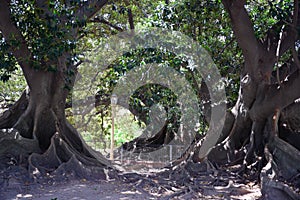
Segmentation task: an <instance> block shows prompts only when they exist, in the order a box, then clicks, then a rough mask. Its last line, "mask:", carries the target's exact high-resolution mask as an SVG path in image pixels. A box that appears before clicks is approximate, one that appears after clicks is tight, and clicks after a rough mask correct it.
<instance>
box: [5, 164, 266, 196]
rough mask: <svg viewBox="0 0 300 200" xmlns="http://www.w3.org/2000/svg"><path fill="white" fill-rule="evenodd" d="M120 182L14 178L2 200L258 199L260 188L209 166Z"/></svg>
mask: <svg viewBox="0 0 300 200" xmlns="http://www.w3.org/2000/svg"><path fill="white" fill-rule="evenodd" d="M116 173H119V176H118V178H117V179H112V178H110V177H108V179H109V180H97V181H87V180H85V179H80V180H67V181H59V182H55V181H53V180H51V179H49V180H48V181H46V182H44V183H42V184H41V183H40V184H33V183H26V182H25V183H19V182H18V181H17V179H13V178H11V179H10V180H8V181H7V186H6V187H5V188H6V189H5V190H4V189H3V188H4V187H2V190H0V192H1V193H0V199H1V200H2V199H3V200H4V199H5V200H6V199H40V200H65V199H76V200H90V199H92V200H93V199H95V200H96V199H124V200H125V199H245V200H246V199H249V200H250V199H259V198H260V196H261V193H260V189H259V186H258V185H257V184H255V183H254V182H250V181H248V182H247V181H245V180H243V178H242V177H237V176H234V175H233V174H231V173H229V172H226V171H219V170H218V171H215V170H211V169H207V166H206V164H192V166H191V165H185V166H180V167H177V168H174V169H172V170H160V171H156V173H150V172H149V173H145V172H143V173H136V172H116Z"/></svg>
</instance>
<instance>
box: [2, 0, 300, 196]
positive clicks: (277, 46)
mask: <svg viewBox="0 0 300 200" xmlns="http://www.w3.org/2000/svg"><path fill="white" fill-rule="evenodd" d="M145 2H146V3H145V5H146V6H145V7H146V8H143V6H140V7H137V6H136V5H132V2H131V1H122V2H120V5H117V4H115V3H110V4H109V9H108V10H104V11H103V6H104V5H105V4H106V3H107V1H75V2H73V1H64V2H62V1H13V0H12V1H8V0H1V1H0V31H1V37H2V40H1V41H0V45H1V55H0V56H1V57H0V62H1V63H0V64H1V65H0V68H1V70H2V71H1V73H2V74H1V75H2V77H3V78H2V79H3V80H6V79H7V78H8V77H9V72H11V71H13V70H14V69H15V67H20V68H21V69H22V71H23V74H24V77H25V79H26V83H27V85H28V87H29V90H28V91H29V92H24V93H23V94H22V96H21V97H20V99H19V100H18V101H17V102H16V103H15V104H14V105H13V106H12V107H11V108H10V109H9V110H7V111H6V112H5V113H4V114H3V115H2V116H1V118H0V128H2V129H7V131H6V132H4V131H3V132H2V133H1V137H2V139H1V140H0V142H1V143H2V144H3V145H1V148H0V150H1V149H2V148H3V150H2V151H0V152H1V158H2V157H3V161H4V162H3V163H7V162H6V161H5V159H10V158H7V157H5V155H7V154H12V155H13V156H14V157H16V158H18V159H17V160H18V162H20V163H21V164H24V165H25V166H26V167H29V168H30V169H39V170H40V171H44V172H48V171H55V170H58V171H59V170H62V171H64V170H65V169H66V168H68V169H71V168H72V169H74V170H75V171H77V172H78V173H79V175H80V173H85V175H88V174H89V173H87V172H90V170H92V169H93V170H96V169H99V168H101V167H103V166H106V165H109V162H108V161H107V160H106V159H105V158H104V157H103V156H101V155H100V154H98V153H96V152H95V151H93V150H92V149H90V148H89V147H88V146H87V145H86V144H85V142H84V141H83V140H82V138H81V136H80V134H79V133H78V132H77V131H76V130H75V129H74V128H73V127H72V126H71V125H70V124H69V122H68V121H67V120H66V117H65V107H66V105H67V104H66V99H67V96H68V94H69V92H70V89H71V88H72V86H73V83H74V80H75V75H76V72H77V68H78V66H79V65H80V64H81V61H80V59H79V58H78V57H77V56H76V48H77V47H78V45H81V47H82V48H90V47H92V45H91V44H89V40H88V39H86V40H85V38H87V37H88V36H91V34H92V35H93V36H101V37H105V36H109V35H110V34H114V33H116V32H119V31H123V30H126V29H134V28H135V25H141V24H142V23H144V24H145V26H159V27H164V28H169V29H172V30H178V31H182V32H184V33H185V34H188V35H190V36H191V37H192V38H193V39H195V40H197V41H200V42H201V43H202V44H203V46H204V47H205V48H206V49H207V50H208V51H209V52H210V53H211V55H212V57H213V59H214V61H215V62H216V63H217V64H218V65H219V66H220V71H221V74H222V76H224V78H225V80H226V81H227V83H228V84H227V95H228V97H229V99H230V100H229V101H228V108H229V109H228V112H227V115H226V121H225V125H224V128H223V131H222V135H221V137H220V138H219V141H218V144H217V145H216V146H215V147H214V148H212V149H211V151H209V152H207V154H206V155H204V156H203V155H201V156H200V155H199V153H198V150H199V147H200V146H201V143H202V140H201V137H199V138H196V139H195V140H194V143H193V145H191V147H190V149H189V150H188V151H187V152H186V154H184V155H183V157H182V158H181V159H179V160H178V161H179V162H181V161H183V160H186V159H191V160H193V161H194V162H201V161H203V160H205V159H206V158H208V160H209V161H211V162H213V163H215V164H228V163H232V162H234V163H240V164H242V166H243V167H244V168H242V170H241V171H242V172H245V170H246V169H248V168H255V169H258V170H257V172H259V173H261V172H263V173H261V177H263V178H264V179H262V182H263V184H262V185H263V186H271V187H272V186H274V184H273V185H272V180H270V179H269V176H265V175H266V174H267V172H268V170H269V169H270V168H268V167H270V166H271V167H272V169H273V170H275V171H276V172H277V175H278V176H277V177H275V178H280V177H279V174H280V175H281V177H283V178H285V179H286V180H289V181H291V182H294V183H295V184H299V177H298V176H297V174H298V173H299V166H298V163H299V162H300V161H299V149H300V147H299V144H300V143H299V142H298V141H297V138H299V136H297V134H295V132H296V131H298V130H299V126H298V125H297V121H299V112H295V111H298V110H299V103H298V101H297V99H298V98H299V97H300V94H299V89H298V86H299V82H300V77H299V76H300V75H299V68H300V62H299V53H298V48H299V34H298V31H299V23H300V21H299V3H298V1H296V0H295V1H294V2H292V1H289V0H286V1H285V0H284V1H283V0H282V1H277V3H276V4H275V3H272V2H271V1H255V2H247V1H246V0H222V1H201V2H199V1H194V0H193V1H179V2H169V1H165V2H160V3H157V4H155V3H151V2H148V1H145ZM137 5H140V4H138V3H137ZM155 8H156V9H155ZM151 9H154V10H151ZM99 11H100V13H101V11H103V12H110V14H109V15H101V14H99ZM132 13H134V14H136V16H139V20H136V23H134V21H133V16H132ZM122 15H126V18H124V17H120V16H122ZM105 16H106V17H105ZM143 17H145V19H142V18H143ZM87 22H92V25H89V24H87ZM97 24H101V26H100V28H98V29H97V28H96V29H93V27H94V26H95V25H96V26H98V25H97ZM102 25H103V26H102ZM103 27H106V28H103ZM88 30H92V31H91V32H88ZM79 38H80V39H82V40H83V41H84V42H83V43H79V42H78V39H79ZM141 52H142V53H143V51H140V52H134V53H133V54H131V53H128V54H127V55H124V56H123V58H121V60H122V61H124V60H125V61H126V62H123V64H120V63H118V61H116V63H113V64H112V65H111V66H110V68H109V69H108V70H109V72H108V76H106V77H105V78H106V79H104V80H103V83H105V82H108V83H109V84H108V85H109V86H108V87H101V85H100V87H99V93H98V96H99V97H103V98H102V99H101V98H99V99H98V100H99V102H98V103H99V104H101V105H102V106H103V105H104V106H105V105H107V104H109V101H108V100H107V98H108V97H109V95H107V94H106V92H108V93H109V92H111V91H112V88H113V86H114V83H115V81H116V80H117V79H118V78H119V77H120V76H122V75H123V74H124V73H126V71H127V70H130V67H135V65H134V64H132V63H134V60H141V58H142V59H144V60H145V59H146V60H147V58H149V59H154V60H155V59H157V60H159V59H161V57H159V56H161V53H160V52H155V50H152V51H149V52H148V53H150V56H149V54H148V55H145V54H141ZM164 59H166V60H167V61H168V63H169V64H170V65H172V67H173V68H175V69H177V70H178V71H181V72H182V73H184V74H185V76H186V77H187V79H188V80H189V81H190V82H191V84H192V83H193V81H195V82H197V81H199V80H201V79H199V74H194V73H193V72H191V71H188V69H187V68H185V67H186V63H185V62H182V61H178V62H177V60H176V59H175V57H173V56H172V55H169V54H165V55H164ZM127 61H129V62H127ZM157 62H162V61H161V60H160V61H157ZM124 63H126V64H124ZM136 65H139V64H136ZM195 77H196V78H195ZM192 85H193V84H192ZM195 85H197V84H194V86H195ZM202 85H203V87H201V88H195V92H196V93H197V95H198V97H199V99H200V100H201V99H202V100H203V99H204V98H207V96H206V95H203V94H206V93H207V91H206V90H207V88H206V87H205V84H204V83H203V84H202ZM202 85H201V86H202ZM157 90H160V91H163V93H164V95H165V96H164V95H162V96H160V97H158V96H153V93H154V91H157ZM101 91H102V92H101ZM143 94H145V95H143ZM101 95H102V96H101ZM147 95H148V97H152V98H154V99H155V98H157V99H156V100H162V101H163V102H172V101H174V99H173V98H170V96H172V93H171V92H170V91H168V90H167V89H165V88H161V87H159V86H155V85H152V86H147V87H144V88H140V90H139V91H137V93H136V94H135V96H134V97H133V98H135V99H137V100H138V101H134V102H136V104H135V103H134V102H133V103H132V108H131V110H130V111H131V112H132V113H133V114H135V115H136V116H138V117H139V119H140V120H141V121H143V122H145V123H147V109H148V108H149V107H150V106H151V105H152V104H153V103H154V101H152V100H149V99H147ZM166 96H169V97H166ZM208 96H209V95H208ZM164 98H165V99H164ZM168 98H169V99H168ZM205 100H207V99H205ZM141 102H143V103H141ZM145 102H146V104H145ZM200 102H201V101H199V104H200ZM145 105H146V106H145ZM173 105H174V107H175V103H174V104H173ZM145 107H146V109H144V108H145ZM106 109H107V108H106ZM207 110H208V111H207V112H208V113H209V112H210V111H209V110H210V109H209V108H207ZM145 111H146V112H145ZM145 116H146V117H145ZM170 116H172V115H170ZM205 117H207V118H209V114H207V115H206V116H205ZM170 119H172V117H171V118H170ZM176 120H177V118H176ZM176 120H175V121H176ZM203 121H209V120H208V119H203ZM174 127H175V128H176V123H175V126H174ZM174 127H173V128H174ZM9 128H14V129H15V130H17V131H18V132H11V131H10V129H9ZM167 130H168V129H162V131H160V132H159V135H156V136H154V138H153V139H157V137H158V138H159V140H152V139H150V140H148V139H142V140H141V138H138V139H136V140H133V142H132V143H129V144H134V143H139V144H142V145H140V148H143V146H149V143H151V144H153V142H154V141H157V142H158V145H163V144H164V141H165V140H164V137H166V135H167V133H168V131H167ZM155 137H156V138H155ZM16 138H17V139H16ZM11 149H14V151H13V152H12V153H11ZM129 150H131V148H129ZM20 152H22V153H21V154H22V156H19V155H20ZM178 161H176V162H174V164H176V163H178ZM267 162H269V164H270V165H266V164H267ZM274 163H276V166H277V168H276V167H275V164H274ZM71 165H72V167H71ZM4 166H6V165H4ZM60 166H63V167H60ZM83 166H84V167H83ZM265 166H266V167H265ZM79 168H80V169H85V170H79ZM99 173H100V172H99ZM259 173H258V174H259ZM95 174H96V173H95V172H93V175H95ZM100 174H101V173H100ZM258 174H257V175H258ZM297 177H298V179H297ZM276 187H277V189H278V188H279V186H278V185H276ZM282 188H283V186H282V187H281V189H282ZM282 190H283V191H286V189H282Z"/></svg>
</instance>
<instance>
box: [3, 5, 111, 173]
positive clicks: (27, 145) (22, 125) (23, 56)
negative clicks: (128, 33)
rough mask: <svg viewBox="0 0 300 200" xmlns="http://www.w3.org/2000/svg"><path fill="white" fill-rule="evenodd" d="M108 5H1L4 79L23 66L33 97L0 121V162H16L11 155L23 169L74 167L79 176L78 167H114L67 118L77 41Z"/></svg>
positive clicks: (20, 102)
mask: <svg viewBox="0 0 300 200" xmlns="http://www.w3.org/2000/svg"><path fill="white" fill-rule="evenodd" d="M106 3H107V1H105V0H103V1H75V2H74V1H65V2H62V1H43V0H42V1H6V0H3V1H1V2H0V4H1V6H0V18H1V20H0V31H1V38H2V40H1V64H2V66H1V68H2V69H4V71H5V73H4V74H2V77H3V75H7V74H8V75H7V76H9V72H10V71H12V70H13V69H14V68H15V67H14V66H16V65H19V66H20V68H21V69H22V71H23V74H24V77H25V79H26V82H27V85H28V87H29V93H26V92H24V93H23V94H22V96H21V98H20V99H19V100H18V101H17V102H16V103H15V105H14V106H12V107H11V108H10V109H9V110H8V111H6V112H5V113H4V114H3V115H2V116H1V119H0V121H1V122H0V128H2V129H7V130H6V132H5V131H4V132H3V133H2V134H3V135H2V138H1V144H2V147H3V148H2V150H1V158H2V157H3V158H5V159H6V160H7V159H11V158H7V156H6V155H8V154H10V153H11V155H12V157H14V159H15V160H16V162H18V163H19V164H20V165H22V164H24V166H26V167H28V168H29V169H32V170H34V169H37V170H40V172H41V173H45V172H49V171H53V169H59V166H61V165H62V166H63V167H62V169H68V166H72V165H73V166H72V169H74V170H75V171H77V172H78V173H79V172H80V170H78V169H76V167H77V168H82V169H85V170H87V171H88V170H90V168H95V170H96V171H95V174H97V173H96V172H97V168H101V167H103V166H106V165H109V162H108V161H107V160H106V159H105V158H104V157H103V156H101V155H100V154H98V153H96V152H95V151H94V150H92V149H91V148H89V147H88V146H87V145H86V144H85V142H84V141H83V139H82V138H81V136H80V134H79V133H78V132H77V131H76V130H75V129H74V128H73V127H72V126H71V125H70V124H69V123H68V122H67V120H66V117H65V104H66V98H67V96H68V94H69V92H70V89H71V88H72V84H73V82H74V80H75V76H76V68H77V66H78V65H79V64H80V61H79V60H78V58H76V56H74V53H75V51H74V50H75V47H76V43H77V40H78V38H80V37H81V36H82V34H83V33H82V28H83V27H84V26H85V24H86V22H87V21H88V20H89V19H90V18H92V17H93V16H94V14H95V13H96V12H98V11H99V10H100V9H101V8H102V7H103V6H104V5H105V4H106ZM10 128H14V129H15V130H17V132H15V131H11V130H10ZM16 138H18V139H16ZM5 159H4V160H3V163H5ZM82 166H84V167H82ZM4 167H5V168H6V167H7V165H4ZM70 169H71V168H70ZM87 171H84V170H83V171H81V172H82V173H84V172H87ZM79 175H80V174H79ZM99 175H103V174H101V173H99Z"/></svg>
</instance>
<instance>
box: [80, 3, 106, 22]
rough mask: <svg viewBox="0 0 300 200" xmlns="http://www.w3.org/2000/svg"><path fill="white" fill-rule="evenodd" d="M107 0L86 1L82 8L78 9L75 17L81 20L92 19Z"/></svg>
mask: <svg viewBox="0 0 300 200" xmlns="http://www.w3.org/2000/svg"><path fill="white" fill-rule="evenodd" d="M107 2H108V0H90V1H87V2H86V3H85V4H84V5H83V6H82V7H80V8H79V9H78V10H77V12H76V14H75V15H76V16H77V17H79V18H80V19H81V20H87V19H90V18H92V17H93V16H94V15H95V14H96V13H97V12H98V11H99V10H100V9H101V8H102V7H103V6H105V4H106V3H107Z"/></svg>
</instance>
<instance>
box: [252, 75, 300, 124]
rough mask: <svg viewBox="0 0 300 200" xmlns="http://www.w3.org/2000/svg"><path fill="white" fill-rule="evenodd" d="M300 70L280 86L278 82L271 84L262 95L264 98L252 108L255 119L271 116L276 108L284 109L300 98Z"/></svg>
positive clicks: (257, 101)
mask: <svg viewBox="0 0 300 200" xmlns="http://www.w3.org/2000/svg"><path fill="white" fill-rule="evenodd" d="M299 85H300V70H299V69H298V70H297V71H295V72H294V73H293V74H292V75H291V76H289V77H288V80H287V81H285V82H283V83H282V84H281V85H280V87H278V85H277V84H272V85H269V86H268V87H267V88H266V89H265V90H264V91H263V93H264V94H262V95H264V97H263V98H261V99H257V100H256V101H255V102H254V104H253V106H252V108H251V109H250V116H251V118H252V119H253V120H257V119H263V118H266V117H268V116H270V115H271V114H272V113H273V112H274V111H275V109H280V110H282V109H283V108H285V107H287V106H288V105H290V104H292V103H293V102H294V101H295V100H296V99H298V98H300V90H299Z"/></svg>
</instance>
